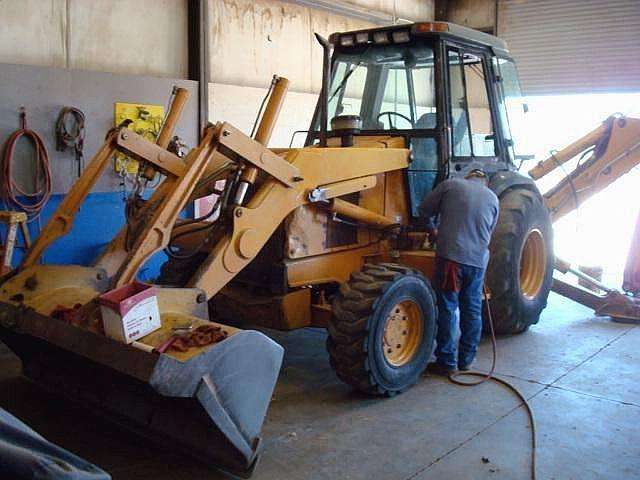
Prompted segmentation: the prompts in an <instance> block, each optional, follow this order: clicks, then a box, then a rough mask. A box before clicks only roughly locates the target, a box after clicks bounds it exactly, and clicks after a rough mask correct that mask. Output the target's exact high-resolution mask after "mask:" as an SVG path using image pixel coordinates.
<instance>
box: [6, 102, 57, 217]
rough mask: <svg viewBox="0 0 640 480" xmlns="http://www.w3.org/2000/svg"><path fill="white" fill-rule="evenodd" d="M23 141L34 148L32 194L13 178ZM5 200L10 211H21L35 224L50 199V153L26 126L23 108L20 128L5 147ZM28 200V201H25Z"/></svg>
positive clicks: (38, 136)
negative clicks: (23, 138)
mask: <svg viewBox="0 0 640 480" xmlns="http://www.w3.org/2000/svg"><path fill="white" fill-rule="evenodd" d="M22 137H25V138H28V139H29V140H31V143H32V144H33V146H34V148H35V156H34V157H33V160H32V161H33V169H32V171H33V172H34V174H33V188H32V190H31V192H27V191H26V190H25V189H23V188H22V187H21V186H20V185H19V184H18V182H17V181H16V179H15V178H14V177H13V164H14V158H13V155H14V153H15V148H16V144H17V143H18V140H20V139H21V138H22ZM1 167H2V168H1V170H2V200H3V201H4V203H5V205H6V206H7V207H8V208H13V209H18V210H22V211H23V212H25V213H26V214H27V216H28V217H29V221H32V220H34V219H36V218H38V217H39V216H40V212H41V211H42V209H43V208H44V206H45V205H46V204H47V202H48V201H49V198H51V192H52V184H51V167H50V164H49V153H48V152H47V147H46V146H45V145H44V142H43V140H42V138H41V137H40V135H38V134H37V133H36V132H35V131H33V130H31V129H29V128H28V126H27V112H26V110H25V108H24V107H20V128H19V129H18V130H16V131H15V132H13V133H12V134H11V136H10V137H9V140H7V143H5V146H4V155H3V156H2V159H1ZM25 197H26V201H25V200H24V198H25Z"/></svg>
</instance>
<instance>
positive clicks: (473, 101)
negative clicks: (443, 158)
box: [448, 49, 496, 157]
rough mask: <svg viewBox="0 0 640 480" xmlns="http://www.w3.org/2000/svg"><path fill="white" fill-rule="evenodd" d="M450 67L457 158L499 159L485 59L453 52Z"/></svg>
mask: <svg viewBox="0 0 640 480" xmlns="http://www.w3.org/2000/svg"><path fill="white" fill-rule="evenodd" d="M448 64H449V90H450V92H451V111H450V117H451V137H452V147H453V155H454V156H455V157H494V156H496V148H495V135H494V128H493V121H492V118H491V105H490V103H489V95H488V91H487V82H486V70H485V63H484V62H483V60H482V57H480V56H477V55H473V54H470V53H465V52H463V51H461V50H457V49H449V51H448Z"/></svg>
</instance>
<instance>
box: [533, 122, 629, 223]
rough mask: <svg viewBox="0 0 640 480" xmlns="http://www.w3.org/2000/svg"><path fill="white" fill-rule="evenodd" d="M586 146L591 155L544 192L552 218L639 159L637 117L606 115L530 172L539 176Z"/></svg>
mask: <svg viewBox="0 0 640 480" xmlns="http://www.w3.org/2000/svg"><path fill="white" fill-rule="evenodd" d="M589 149H593V150H592V152H591V154H590V156H589V157H588V158H587V159H586V160H585V161H583V162H582V163H581V164H580V165H579V166H578V167H577V168H576V169H575V170H574V171H572V172H571V173H569V174H568V175H567V176H566V178H564V179H563V180H562V181H560V182H559V183H558V184H557V185H556V186H554V187H553V188H552V189H551V190H549V191H548V192H547V193H545V194H544V199H545V203H546V205H547V207H548V208H549V211H550V213H551V219H552V221H554V222H555V221H556V220H558V219H560V218H562V217H563V216H565V215H566V214H568V213H570V212H571V211H573V210H575V209H576V208H578V207H579V206H580V205H581V204H582V203H583V202H584V201H585V200H586V199H588V198H589V197H591V196H593V195H595V194H596V193H598V192H600V191H601V190H603V189H604V188H605V187H607V186H608V185H610V184H611V183H613V182H614V181H616V180H617V179H618V178H620V177H621V176H622V175H624V174H625V173H627V172H628V171H629V170H631V169H632V168H633V167H635V166H636V165H638V164H639V163H640V119H637V118H628V117H623V116H611V117H609V118H608V119H607V120H606V121H605V122H604V123H602V125H600V126H599V127H598V128H596V129H595V130H593V131H592V132H589V133H588V134H587V135H585V136H584V137H582V138H580V139H579V140H576V141H575V142H573V143H572V144H571V145H569V146H567V147H565V148H563V149H562V150H560V151H558V152H556V153H554V154H552V155H551V156H550V157H549V158H548V159H546V160H544V161H542V162H540V163H538V165H537V166H536V167H534V168H533V169H532V170H530V171H529V175H530V176H531V177H532V178H533V179H534V180H538V179H540V178H542V177H544V176H545V175H547V174H548V173H550V172H551V171H553V170H555V169H556V168H558V167H561V166H562V165H563V164H565V163H566V162H568V161H569V160H571V159H572V158H575V157H576V156H577V155H579V154H581V153H582V152H585V151H588V150H589Z"/></svg>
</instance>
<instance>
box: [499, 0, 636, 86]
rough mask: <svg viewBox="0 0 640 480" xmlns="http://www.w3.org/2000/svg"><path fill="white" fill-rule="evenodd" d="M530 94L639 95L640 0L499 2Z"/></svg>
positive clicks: (503, 27) (505, 34)
mask: <svg viewBox="0 0 640 480" xmlns="http://www.w3.org/2000/svg"><path fill="white" fill-rule="evenodd" d="M498 15H499V16H498V34H499V36H500V37H502V38H503V39H505V40H506V41H507V43H508V45H509V48H510V50H511V53H512V55H513V57H514V58H515V60H516V62H517V63H518V70H519V73H520V77H521V82H522V88H523V91H524V93H525V94H527V95H548V94H571V93H592V92H599V93H603V92H640V1H639V0H609V1H606V0H528V1H526V0H500V3H499V14H498Z"/></svg>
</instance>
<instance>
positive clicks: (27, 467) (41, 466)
mask: <svg viewBox="0 0 640 480" xmlns="http://www.w3.org/2000/svg"><path fill="white" fill-rule="evenodd" d="M0 478H2V479H6V480H9V479H11V480H14V479H15V480H23V479H25V480H27V479H29V480H32V479H33V480H40V479H47V480H111V475H109V474H108V473H106V472H105V471H103V470H101V469H100V468H98V467H96V466H95V465H93V464H91V463H89V462H87V461H86V460H83V459H82V458H80V457H78V456H76V455H74V454H73V453H70V452H68V451H67V450H65V449H64V448H61V447H59V446H57V445H54V444H53V443H51V442H49V441H47V440H46V439H44V438H43V437H42V436H40V435H39V434H38V433H36V432H35V431H33V430H32V429H31V428H29V427H28V426H27V425H25V424H24V423H22V422H21V421H20V420H18V419H17V418H16V417H14V416H13V415H11V414H10V413H8V412H7V411H5V410H3V409H1V408H0Z"/></svg>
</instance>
